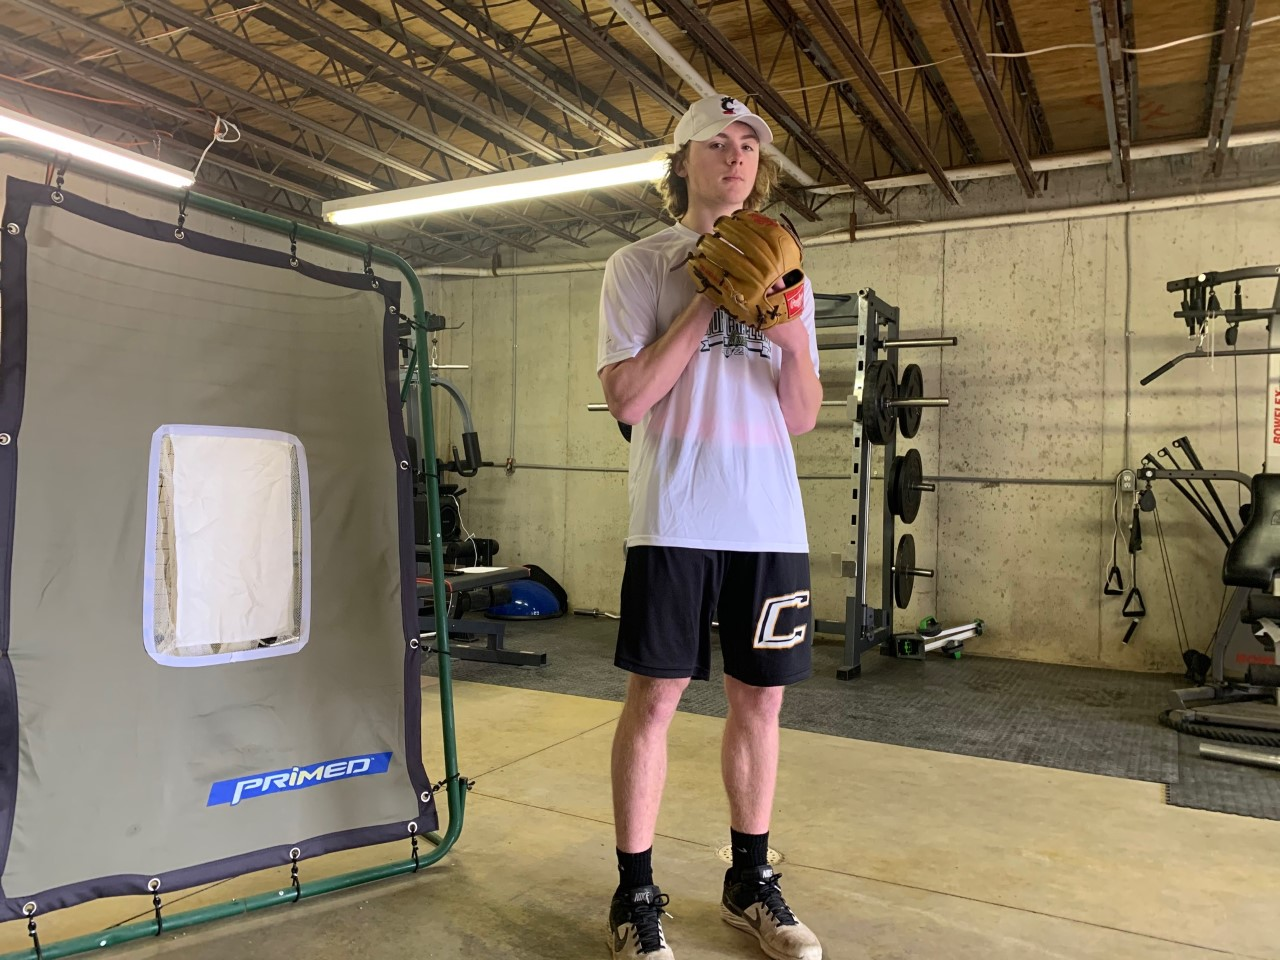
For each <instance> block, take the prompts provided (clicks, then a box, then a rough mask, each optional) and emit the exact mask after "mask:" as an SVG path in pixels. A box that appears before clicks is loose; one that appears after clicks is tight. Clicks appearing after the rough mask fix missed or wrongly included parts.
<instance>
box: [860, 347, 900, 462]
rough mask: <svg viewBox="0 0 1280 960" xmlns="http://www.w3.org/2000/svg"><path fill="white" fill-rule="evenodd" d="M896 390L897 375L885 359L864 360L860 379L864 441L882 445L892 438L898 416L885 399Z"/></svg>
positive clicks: (891, 395) (894, 393) (892, 396)
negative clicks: (863, 371) (864, 364)
mask: <svg viewBox="0 0 1280 960" xmlns="http://www.w3.org/2000/svg"><path fill="white" fill-rule="evenodd" d="M897 390H898V382H897V378H896V377H895V376H894V373H893V368H892V367H891V366H889V362H888V361H887V360H872V361H871V362H870V363H869V364H867V372H866V376H865V378H864V379H863V383H862V429H863V432H864V433H865V434H866V436H867V442H869V443H874V444H878V445H881V446H883V445H884V444H886V443H888V442H889V441H890V439H892V438H893V432H894V430H895V429H896V428H897V424H898V418H897V416H896V415H895V413H894V408H893V407H891V406H889V405H888V401H890V400H892V399H893V398H894V396H895V395H896V393H897Z"/></svg>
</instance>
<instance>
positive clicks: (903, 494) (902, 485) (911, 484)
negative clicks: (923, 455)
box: [889, 447, 924, 523]
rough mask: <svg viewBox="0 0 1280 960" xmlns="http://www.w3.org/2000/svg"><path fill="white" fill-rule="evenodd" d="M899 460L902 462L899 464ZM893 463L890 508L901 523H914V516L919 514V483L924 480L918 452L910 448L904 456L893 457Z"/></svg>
mask: <svg viewBox="0 0 1280 960" xmlns="http://www.w3.org/2000/svg"><path fill="white" fill-rule="evenodd" d="M899 460H901V461H902V462H901V463H899V462H898V461H899ZM893 461H894V462H893V466H894V471H893V487H892V492H891V493H890V494H889V497H890V499H889V505H890V508H891V509H892V510H893V512H894V513H895V514H896V515H897V516H899V517H901V518H902V522H903V523H915V521H916V514H917V513H919V512H920V482H921V481H922V480H923V479H924V468H923V466H921V463H920V451H919V450H917V449H916V448H915V447H912V448H911V449H910V450H908V451H907V453H906V456H901V457H894V458H893ZM894 504H897V506H894Z"/></svg>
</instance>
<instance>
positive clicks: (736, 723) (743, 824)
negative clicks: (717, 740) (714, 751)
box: [720, 676, 784, 834]
mask: <svg viewBox="0 0 1280 960" xmlns="http://www.w3.org/2000/svg"><path fill="white" fill-rule="evenodd" d="M783 689H784V688H783V687H752V686H749V685H747V684H745V683H743V682H742V681H741V680H735V679H733V677H730V676H726V677H725V678H724V690H725V694H726V695H727V696H728V698H729V716H728V718H727V719H726V720H725V725H724V740H723V741H722V743H721V749H720V765H721V770H722V772H723V774H724V787H725V791H726V792H727V793H728V795H729V817H730V826H731V827H733V829H734V830H737V831H738V832H739V833H751V834H761V833H767V832H768V831H769V815H770V813H771V812H772V809H773V791H774V786H775V785H776V784H777V781H778V713H779V711H781V709H782V694H783Z"/></svg>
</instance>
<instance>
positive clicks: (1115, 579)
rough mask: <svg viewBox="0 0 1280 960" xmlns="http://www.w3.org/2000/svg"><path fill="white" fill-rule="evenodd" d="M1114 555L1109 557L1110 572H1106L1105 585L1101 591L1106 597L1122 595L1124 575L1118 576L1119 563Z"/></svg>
mask: <svg viewBox="0 0 1280 960" xmlns="http://www.w3.org/2000/svg"><path fill="white" fill-rule="evenodd" d="M1115 559H1116V558H1115V555H1114V554H1113V555H1112V557H1111V560H1112V563H1111V572H1110V573H1108V574H1107V585H1106V586H1105V587H1103V588H1102V592H1103V593H1105V594H1106V595H1107V596H1108V597H1123V596H1124V577H1122V576H1120V565H1119V564H1118V563H1116V562H1115Z"/></svg>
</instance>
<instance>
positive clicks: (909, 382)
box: [896, 363, 924, 440]
mask: <svg viewBox="0 0 1280 960" xmlns="http://www.w3.org/2000/svg"><path fill="white" fill-rule="evenodd" d="M898 396H899V397H900V398H901V399H903V400H907V399H911V400H918V399H920V398H921V397H923V396H924V374H923V373H921V372H920V366H919V365H918V364H915V363H909V364H907V365H906V367H904V368H903V370H902V382H901V384H899V386H898ZM896 409H897V411H898V429H899V430H901V431H902V435H903V436H904V437H906V438H907V439H908V440H910V439H911V438H912V437H914V436H915V435H916V434H917V433H919V432H920V414H921V413H923V412H924V410H923V408H921V407H897V408H896Z"/></svg>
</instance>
